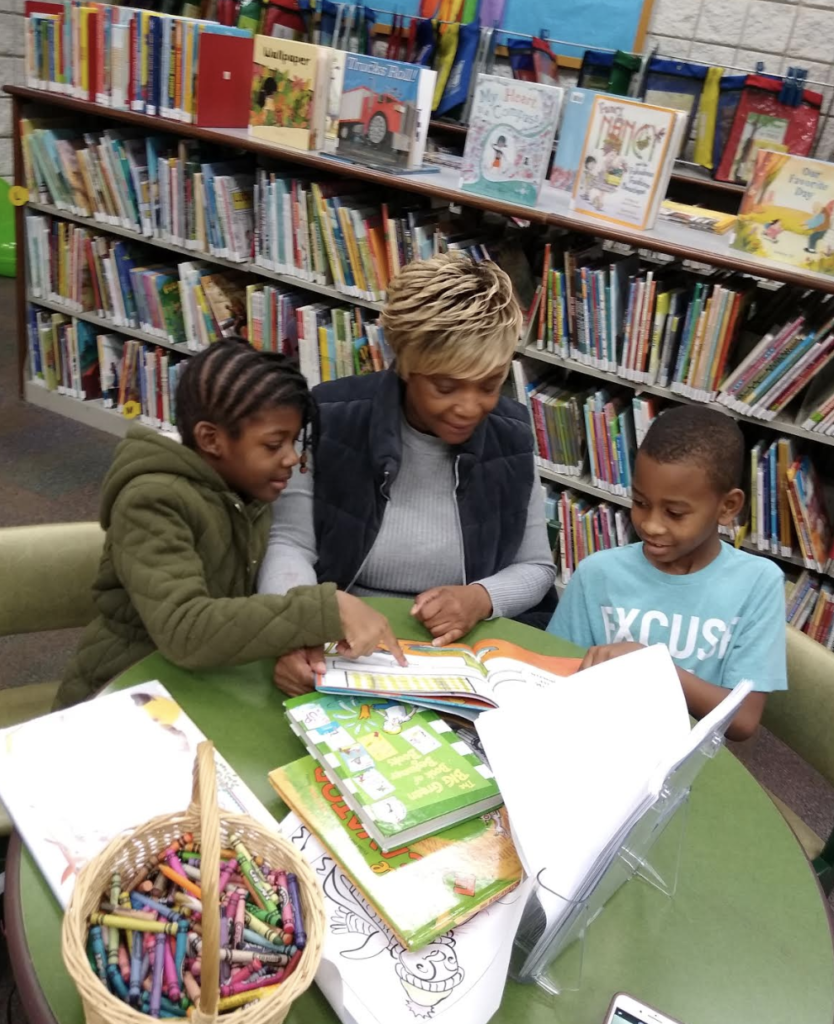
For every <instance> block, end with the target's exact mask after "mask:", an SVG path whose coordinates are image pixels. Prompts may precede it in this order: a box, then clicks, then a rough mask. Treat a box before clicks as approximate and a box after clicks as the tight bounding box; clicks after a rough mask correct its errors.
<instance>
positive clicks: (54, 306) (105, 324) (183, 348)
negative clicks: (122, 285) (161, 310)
mask: <svg viewBox="0 0 834 1024" xmlns="http://www.w3.org/2000/svg"><path fill="white" fill-rule="evenodd" d="M26 301H27V302H28V303H31V305H33V306H41V307H43V309H51V310H52V312H53V313H63V314H64V316H74V317H75V318H76V320H83V321H84V322H85V323H88V324H93V326H95V327H101V329H102V330H104V331H107V333H108V334H111V333H112V334H124V335H126V336H127V337H128V338H136V339H137V341H144V342H146V343H147V344H148V345H160V346H161V347H162V348H167V349H170V350H171V351H172V352H179V353H180V355H184V356H190V355H192V354H193V353H192V350H191V349H190V348H188V346H187V345H178V344H175V343H174V342H171V341H168V340H167V339H165V338H158V337H157V336H156V335H155V334H149V333H148V331H140V330H138V329H137V328H134V327H120V326H118V325H117V324H114V323H113V321H112V320H108V319H107V317H104V316H99V315H98V314H97V313H89V312H86V311H85V312H81V313H79V312H77V311H76V310H74V309H70V308H69V306H65V305H63V304H62V303H60V302H55V301H54V300H52V299H39V298H37V296H35V295H32V293H31V292H27V294H26Z"/></svg>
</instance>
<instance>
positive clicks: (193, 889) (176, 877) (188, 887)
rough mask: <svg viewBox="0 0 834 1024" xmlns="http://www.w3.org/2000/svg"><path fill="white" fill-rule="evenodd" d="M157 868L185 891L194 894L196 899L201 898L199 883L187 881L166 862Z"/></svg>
mask: <svg viewBox="0 0 834 1024" xmlns="http://www.w3.org/2000/svg"><path fill="white" fill-rule="evenodd" d="M159 870H160V871H161V872H162V874H163V875H165V877H166V878H170V879H171V881H172V882H175V883H176V884H177V885H179V886H180V887H181V888H183V889H185V891H186V892H190V893H191V895H192V896H196V897H197V899H198V900H199V899H202V896H203V894H202V893H201V892H200V887H199V885H195V884H194V883H193V882H189V880H188V879H187V878H185V876H184V875H180V874H178V873H177V872H176V871H172V870H171V868H169V867H168V865H167V864H160V866H159Z"/></svg>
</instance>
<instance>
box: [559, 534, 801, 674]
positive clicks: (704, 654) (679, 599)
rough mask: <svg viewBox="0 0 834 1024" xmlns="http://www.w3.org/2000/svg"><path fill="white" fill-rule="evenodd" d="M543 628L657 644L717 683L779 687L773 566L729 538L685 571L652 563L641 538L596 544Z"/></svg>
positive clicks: (780, 615)
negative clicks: (603, 547) (602, 547)
mask: <svg viewBox="0 0 834 1024" xmlns="http://www.w3.org/2000/svg"><path fill="white" fill-rule="evenodd" d="M547 629H548V632H550V633H555V634H556V635H557V636H561V637H564V638H565V639H566V640H571V641H572V642H573V643H575V644H579V645H581V646H582V647H592V646H599V645H602V644H613V643H621V642H623V641H628V640H631V641H635V642H637V643H641V644H657V643H661V644H665V646H666V647H667V648H668V649H669V653H670V654H671V655H672V658H673V659H674V661H675V663H676V664H677V665H678V666H679V667H680V668H683V669H687V670H688V671H689V672H692V673H694V674H695V675H696V676H698V677H699V678H700V679H703V680H705V681H706V682H708V683H715V684H716V685H717V686H725V687H728V688H730V689H731V688H732V687H734V686H736V685H737V684H738V683H740V682H741V680H742V679H750V680H752V682H753V684H754V689H756V690H762V691H765V692H769V691H771V690H786V689H787V688H788V681H787V670H786V665H785V590H784V580H783V577H782V571H781V569H779V567H778V566H777V565H775V564H774V563H773V562H771V561H770V559H769V558H762V557H760V556H758V555H751V554H748V553H747V552H745V551H739V550H737V549H736V548H734V547H731V546H730V545H729V544H722V545H721V552H720V554H719V555H718V556H717V557H716V558H715V559H714V560H713V561H712V562H710V564H709V565H707V566H705V567H704V568H703V569H699V570H698V572H693V573H690V574H689V575H686V576H673V575H670V574H669V573H665V572H661V571H660V570H659V569H656V568H655V567H654V566H653V565H652V564H651V562H649V561H648V559H647V558H646V556H645V555H644V554H643V545H642V543H637V544H629V545H628V546H627V547H622V548H612V549H610V550H609V551H599V552H597V554H595V555H591V556H590V557H589V558H585V559H583V560H582V562H580V563H579V566H578V567H577V570H576V572H575V574H574V575H573V576H572V577H571V580H570V583H568V586H567V589H566V590H565V593H564V594H563V596H562V598H561V600H560V601H559V605H558V607H557V608H556V611H555V612H554V613H553V618H552V619H551V620H550V625H549V626H548V627H547Z"/></svg>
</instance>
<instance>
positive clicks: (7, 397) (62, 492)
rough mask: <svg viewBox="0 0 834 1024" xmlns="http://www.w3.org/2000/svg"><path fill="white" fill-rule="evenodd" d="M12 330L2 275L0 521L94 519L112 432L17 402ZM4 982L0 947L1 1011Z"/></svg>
mask: <svg viewBox="0 0 834 1024" xmlns="http://www.w3.org/2000/svg"><path fill="white" fill-rule="evenodd" d="M15 338H16V325H15V321H14V283H13V282H12V281H9V280H4V279H2V278H0V527H3V526H18V525H24V524H27V523H48V522H61V521H74V520H86V519H96V518H97V517H98V489H99V485H100V482H101V480H102V478H103V476H104V474H105V472H106V470H107V467H108V466H109V464H110V459H111V457H112V454H113V449H114V448H115V445H116V443H117V442H116V438H115V437H111V436H110V435H109V434H104V433H100V432H99V431H97V430H93V429H91V428H89V427H84V426H82V425H81V424H78V423H73V422H72V420H68V419H64V417H62V416H56V415H54V414H53V413H49V412H45V411H43V410H41V409H36V408H35V407H33V406H29V405H26V404H25V403H23V402H21V401H20V400H19V399H18V397H17V390H16V388H17V385H16V381H17V369H16V367H17V355H16V342H15ZM7 585H8V582H7V581H0V586H7ZM75 642H76V636H75V634H74V633H73V632H71V631H70V632H63V633H54V634H48V633H47V634H38V635H37V637H4V638H0V687H4V686H17V685H22V684H24V683H29V682H38V681H42V680H47V679H55V678H57V677H58V676H59V675H60V674H61V670H62V667H63V665H64V664H65V662H66V659H67V658H68V656H69V654H70V652H71V651H72V649H73V647H74V645H75ZM731 748H732V750H733V752H734V753H735V754H736V755H737V756H738V757H739V758H740V759H741V760H742V761H743V762H744V763H745V764H746V765H747V767H748V768H749V769H750V771H751V772H752V773H753V774H754V775H755V776H756V777H757V778H758V779H759V780H760V781H761V782H762V783H763V784H764V785H766V786H768V788H769V789H771V790H772V791H773V792H774V793H775V794H776V795H777V796H779V797H780V798H781V799H783V800H784V801H785V802H786V803H787V804H788V805H789V806H790V807H792V808H793V809H794V810H795V811H796V812H797V813H798V814H799V815H800V816H801V817H802V818H803V819H804V820H805V821H806V822H807V824H808V825H810V826H811V828H813V829H814V830H815V831H816V832H817V834H818V835H824V836H827V835H828V834H829V832H830V831H831V829H832V826H834V790H832V789H831V787H829V786H828V785H827V784H826V782H825V780H824V779H822V778H821V777H820V776H819V775H818V774H817V773H816V772H814V771H813V770H812V769H810V768H809V767H808V766H807V765H806V764H805V763H804V762H803V761H802V760H801V759H800V758H798V757H797V756H796V755H795V754H794V753H793V752H792V751H790V750H788V749H787V748H786V747H785V746H784V745H783V744H781V743H780V742H779V741H778V740H776V739H774V737H772V736H770V735H769V734H768V733H766V732H765V731H764V730H761V731H760V732H759V734H758V735H757V736H756V737H754V738H753V739H752V740H749V741H748V742H747V743H744V744H731ZM753 852H754V851H751V857H752V855H753ZM751 863H752V861H751ZM832 905H834V899H832ZM10 986H11V979H10V977H9V971H8V965H7V963H6V962H5V958H4V951H3V950H2V949H0V1013H2V1011H3V1008H4V1007H5V1006H6V1002H7V999H8V997H9V993H10V990H11V989H10ZM11 1006H12V1014H11V1018H10V1021H9V1024H25V1018H24V1017H23V1015H22V1012H21V1011H20V1008H19V1005H18V1004H17V1003H16V1001H15V1000H12V1003H11Z"/></svg>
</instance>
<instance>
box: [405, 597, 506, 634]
mask: <svg viewBox="0 0 834 1024" xmlns="http://www.w3.org/2000/svg"><path fill="white" fill-rule="evenodd" d="M411 614H412V615H413V616H414V618H415V619H418V620H419V621H420V622H422V623H423V625H424V626H425V627H426V629H427V630H428V631H429V632H430V633H431V635H432V636H433V637H434V640H433V641H432V643H433V645H434V646H435V647H444V646H445V645H446V644H451V643H454V642H455V640H460V638H461V637H462V636H466V634H467V633H468V632H469V630H470V629H472V628H473V627H474V626H476V625H477V624H478V623H479V622H481V620H482V619H488V618H489V616H490V615H492V598H491V597H490V596H489V593H488V592H487V589H486V587H482V586H481V584H480V583H473V584H471V585H470V586H467V587H433V588H432V589H431V590H424V591H423V593H422V594H418V595H417V597H416V598H415V599H414V606H413V607H412V609H411Z"/></svg>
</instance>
